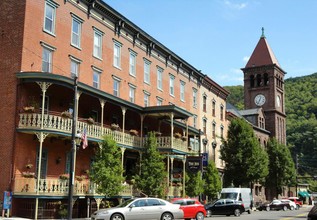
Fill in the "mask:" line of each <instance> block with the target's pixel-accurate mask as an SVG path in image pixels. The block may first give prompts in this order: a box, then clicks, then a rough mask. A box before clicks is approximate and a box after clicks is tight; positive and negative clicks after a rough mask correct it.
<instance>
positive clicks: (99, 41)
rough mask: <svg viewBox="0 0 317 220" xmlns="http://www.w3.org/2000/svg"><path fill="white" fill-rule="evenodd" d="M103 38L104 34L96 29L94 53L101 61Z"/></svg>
mask: <svg viewBox="0 0 317 220" xmlns="http://www.w3.org/2000/svg"><path fill="white" fill-rule="evenodd" d="M102 36H103V33H102V32H101V31H99V30H98V29H96V28H94V51H93V56H94V57H97V58H99V59H101V58H102Z"/></svg>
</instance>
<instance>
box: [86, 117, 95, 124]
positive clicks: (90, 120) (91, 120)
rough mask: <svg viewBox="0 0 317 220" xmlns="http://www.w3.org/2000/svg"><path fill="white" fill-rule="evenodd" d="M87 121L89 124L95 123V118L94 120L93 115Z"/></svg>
mask: <svg viewBox="0 0 317 220" xmlns="http://www.w3.org/2000/svg"><path fill="white" fill-rule="evenodd" d="M87 123H88V124H94V123H95V120H94V119H93V118H92V117H89V118H88V119H87Z"/></svg>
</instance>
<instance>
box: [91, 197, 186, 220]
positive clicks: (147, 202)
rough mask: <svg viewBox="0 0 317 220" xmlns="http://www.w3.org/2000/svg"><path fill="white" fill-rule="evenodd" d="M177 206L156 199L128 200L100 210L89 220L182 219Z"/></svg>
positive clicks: (180, 210) (182, 215)
mask: <svg viewBox="0 0 317 220" xmlns="http://www.w3.org/2000/svg"><path fill="white" fill-rule="evenodd" d="M183 218H184V213H183V210H182V209H180V205H179V204H172V203H170V202H168V201H165V200H163V199H158V198H137V199H129V200H127V201H125V202H123V203H122V204H120V205H118V206H116V207H113V208H107V209H100V210H98V211H96V212H94V213H93V214H92V215H91V220H142V219H146V220H152V219H153V220H154V219H156V220H172V219H183Z"/></svg>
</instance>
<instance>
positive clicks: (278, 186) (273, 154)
mask: <svg viewBox="0 0 317 220" xmlns="http://www.w3.org/2000/svg"><path fill="white" fill-rule="evenodd" d="M267 152H268V155H269V174H268V176H267V178H266V186H267V187H268V188H269V189H270V190H271V194H273V195H275V196H276V198H277V197H278V194H280V193H282V187H283V186H287V185H290V184H293V185H294V183H295V176H296V174H295V165H294V162H293V160H292V157H291V153H290V150H289V148H288V147H287V146H286V145H284V144H280V143H278V142H277V140H276V139H275V138H273V139H270V140H269V141H268V144H267Z"/></svg>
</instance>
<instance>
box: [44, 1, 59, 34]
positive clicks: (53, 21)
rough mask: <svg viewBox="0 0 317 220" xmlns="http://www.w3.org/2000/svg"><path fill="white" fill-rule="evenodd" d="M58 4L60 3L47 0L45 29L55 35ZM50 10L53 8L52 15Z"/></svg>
mask: <svg viewBox="0 0 317 220" xmlns="http://www.w3.org/2000/svg"><path fill="white" fill-rule="evenodd" d="M58 6H59V5H58V4H57V3H55V2H53V1H50V0H47V1H45V9H44V22H43V30H44V31H45V32H47V33H49V34H52V35H54V36H55V25H56V9H57V7H58ZM48 10H52V13H51V15H50V16H49V15H48V12H49V11H48ZM47 22H51V24H48V23H47ZM47 27H49V28H47Z"/></svg>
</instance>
